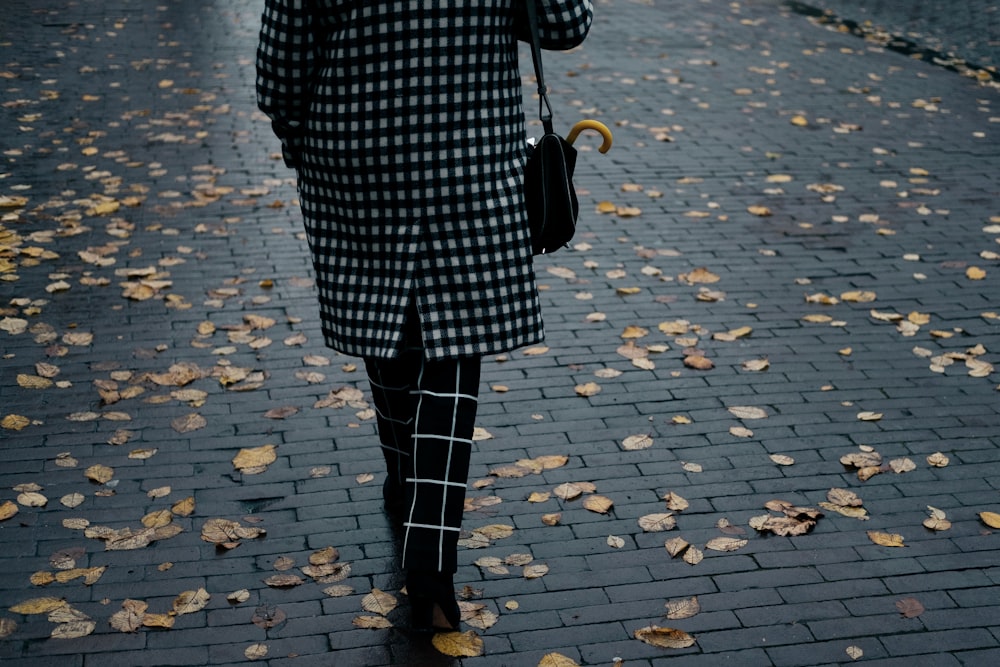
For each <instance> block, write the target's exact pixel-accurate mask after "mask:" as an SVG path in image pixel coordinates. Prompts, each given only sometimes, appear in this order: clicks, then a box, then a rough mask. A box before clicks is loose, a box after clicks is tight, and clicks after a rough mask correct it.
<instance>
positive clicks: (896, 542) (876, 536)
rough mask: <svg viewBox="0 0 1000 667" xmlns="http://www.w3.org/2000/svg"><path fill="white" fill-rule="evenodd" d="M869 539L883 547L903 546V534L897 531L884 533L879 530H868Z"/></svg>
mask: <svg viewBox="0 0 1000 667" xmlns="http://www.w3.org/2000/svg"><path fill="white" fill-rule="evenodd" d="M868 539H870V540H871V541H872V542H874V543H875V544H877V545H879V546H882V547H903V546H906V545H905V544H903V536H902V535H899V534H897V533H882V532H879V531H877V530H869V531H868Z"/></svg>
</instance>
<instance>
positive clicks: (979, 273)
mask: <svg viewBox="0 0 1000 667" xmlns="http://www.w3.org/2000/svg"><path fill="white" fill-rule="evenodd" d="M965 277H966V278H968V279H969V280H982V279H983V278H985V277H986V271H984V270H982V269H980V268H979V267H978V266H970V267H969V268H968V269H966V270H965Z"/></svg>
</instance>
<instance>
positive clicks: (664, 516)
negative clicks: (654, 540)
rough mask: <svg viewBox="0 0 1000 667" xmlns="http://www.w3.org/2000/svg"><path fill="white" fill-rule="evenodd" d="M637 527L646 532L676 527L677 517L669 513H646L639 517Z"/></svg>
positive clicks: (657, 531) (656, 531)
mask: <svg viewBox="0 0 1000 667" xmlns="http://www.w3.org/2000/svg"><path fill="white" fill-rule="evenodd" d="M639 527H640V528H642V529H643V530H644V531H645V532H647V533H659V532H662V531H665V530H673V529H674V528H676V527H677V519H676V518H674V515H673V514H670V513H656V514H646V515H645V516H641V517H639Z"/></svg>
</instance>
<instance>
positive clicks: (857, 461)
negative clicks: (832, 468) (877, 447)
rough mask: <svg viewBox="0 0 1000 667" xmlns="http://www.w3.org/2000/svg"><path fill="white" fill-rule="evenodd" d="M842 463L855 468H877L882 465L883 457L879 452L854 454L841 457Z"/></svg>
mask: <svg viewBox="0 0 1000 667" xmlns="http://www.w3.org/2000/svg"><path fill="white" fill-rule="evenodd" d="M840 462H841V463H842V464H844V465H845V466H852V467H854V468H870V467H876V468H877V467H879V466H881V465H882V455H881V454H879V453H878V452H852V453H850V454H845V455H844V456H841V457H840Z"/></svg>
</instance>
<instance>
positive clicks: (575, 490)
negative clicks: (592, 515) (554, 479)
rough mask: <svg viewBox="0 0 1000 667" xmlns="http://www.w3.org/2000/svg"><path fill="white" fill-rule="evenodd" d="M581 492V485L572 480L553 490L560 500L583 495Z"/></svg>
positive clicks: (582, 490) (572, 498)
mask: <svg viewBox="0 0 1000 667" xmlns="http://www.w3.org/2000/svg"><path fill="white" fill-rule="evenodd" d="M583 492H584V489H583V487H582V486H580V485H579V484H574V483H573V482H564V483H562V484H560V485H559V486H557V487H556V488H555V489H554V490H553V493H554V494H555V496H556V498H561V499H562V500H574V499H576V498H579V497H580V496H581V495H583Z"/></svg>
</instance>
